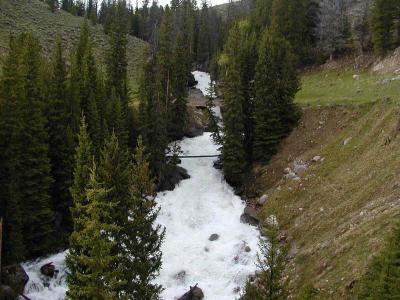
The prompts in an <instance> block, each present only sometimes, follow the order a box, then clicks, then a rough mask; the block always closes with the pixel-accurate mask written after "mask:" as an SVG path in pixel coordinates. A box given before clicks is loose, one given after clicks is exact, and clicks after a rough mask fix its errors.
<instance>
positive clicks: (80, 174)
mask: <svg viewBox="0 0 400 300" xmlns="http://www.w3.org/2000/svg"><path fill="white" fill-rule="evenodd" d="M92 164H93V149H92V143H91V141H90V137H89V134H88V132H87V125H86V123H85V119H84V117H83V118H82V121H81V126H80V132H79V136H78V146H77V148H76V155H75V169H74V181H73V185H72V186H71V188H70V192H71V196H72V200H73V202H72V206H71V215H72V220H73V232H72V234H71V236H70V243H69V254H68V255H67V257H66V264H67V267H68V270H69V273H68V276H67V282H68V286H69V290H70V292H69V293H70V294H69V295H70V297H71V298H74V296H76V299H82V298H81V297H79V291H80V290H81V286H82V285H83V278H81V276H80V274H83V273H85V269H86V267H85V265H84V264H83V263H82V261H81V260H80V259H79V257H81V256H83V255H84V252H83V245H82V244H81V242H80V240H79V238H78V237H79V236H80V235H82V234H83V229H84V227H85V223H86V222H87V221H88V219H89V216H88V209H87V206H88V199H87V197H86V188H87V186H88V183H89V179H90V168H91V167H92ZM74 299H75V298H74Z"/></svg>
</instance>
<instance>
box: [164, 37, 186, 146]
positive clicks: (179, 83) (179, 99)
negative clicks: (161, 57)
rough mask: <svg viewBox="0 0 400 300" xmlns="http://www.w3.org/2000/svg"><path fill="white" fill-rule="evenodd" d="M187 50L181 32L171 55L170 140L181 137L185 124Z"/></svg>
mask: <svg viewBox="0 0 400 300" xmlns="http://www.w3.org/2000/svg"><path fill="white" fill-rule="evenodd" d="M187 57H188V52H187V49H186V45H185V40H184V37H183V34H182V33H179V34H178V36H177V38H176V45H175V50H174V55H173V61H172V65H173V70H172V78H171V82H172V83H171V93H172V97H173V101H172V103H171V109H170V111H169V127H170V128H169V130H168V134H169V136H170V138H171V139H172V140H177V139H180V138H182V137H183V135H184V130H185V127H186V124H187V108H186V98H187V78H188V75H187V74H188V73H189V70H187V67H186V66H187V64H186V63H185V58H186V59H187Z"/></svg>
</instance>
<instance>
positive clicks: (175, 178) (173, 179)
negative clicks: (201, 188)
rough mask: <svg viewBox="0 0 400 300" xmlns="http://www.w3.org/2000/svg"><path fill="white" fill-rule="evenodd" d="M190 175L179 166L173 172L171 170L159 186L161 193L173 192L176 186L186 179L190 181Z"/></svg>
mask: <svg viewBox="0 0 400 300" xmlns="http://www.w3.org/2000/svg"><path fill="white" fill-rule="evenodd" d="M189 178H190V175H189V174H188V172H187V171H186V170H185V169H184V168H182V167H179V166H176V167H175V168H174V169H173V170H170V171H169V172H168V173H167V174H166V175H165V177H164V178H163V180H162V181H161V182H160V184H159V186H158V190H159V191H173V190H174V188H175V186H176V185H177V184H178V183H179V182H180V181H181V180H185V179H189Z"/></svg>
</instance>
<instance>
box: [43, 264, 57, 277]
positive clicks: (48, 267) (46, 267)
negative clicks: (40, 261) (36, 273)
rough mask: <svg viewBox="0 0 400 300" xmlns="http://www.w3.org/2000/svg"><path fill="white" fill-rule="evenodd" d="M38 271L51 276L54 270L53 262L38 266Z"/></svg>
mask: <svg viewBox="0 0 400 300" xmlns="http://www.w3.org/2000/svg"><path fill="white" fill-rule="evenodd" d="M40 272H41V273H42V274H43V275H45V276H48V277H53V276H54V273H55V272H56V267H55V266H54V265H53V263H52V262H51V263H48V264H45V265H43V266H41V267H40Z"/></svg>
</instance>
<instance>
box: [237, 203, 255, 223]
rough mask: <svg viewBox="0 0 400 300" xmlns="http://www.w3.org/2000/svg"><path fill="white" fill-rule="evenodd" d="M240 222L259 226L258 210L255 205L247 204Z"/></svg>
mask: <svg viewBox="0 0 400 300" xmlns="http://www.w3.org/2000/svg"><path fill="white" fill-rule="evenodd" d="M240 222H242V223H246V224H250V225H252V226H257V225H258V224H259V223H260V220H259V219H258V214H257V210H256V209H255V208H254V207H251V206H246V207H245V208H244V212H243V214H242V215H241V216H240Z"/></svg>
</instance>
